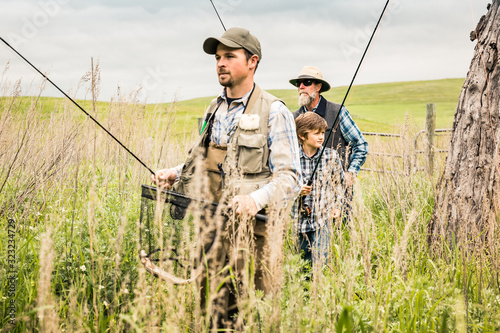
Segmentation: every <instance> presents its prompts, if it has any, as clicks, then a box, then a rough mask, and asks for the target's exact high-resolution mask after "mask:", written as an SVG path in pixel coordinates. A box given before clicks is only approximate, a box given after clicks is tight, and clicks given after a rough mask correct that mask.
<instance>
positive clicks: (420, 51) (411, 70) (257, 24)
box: [0, 0, 490, 102]
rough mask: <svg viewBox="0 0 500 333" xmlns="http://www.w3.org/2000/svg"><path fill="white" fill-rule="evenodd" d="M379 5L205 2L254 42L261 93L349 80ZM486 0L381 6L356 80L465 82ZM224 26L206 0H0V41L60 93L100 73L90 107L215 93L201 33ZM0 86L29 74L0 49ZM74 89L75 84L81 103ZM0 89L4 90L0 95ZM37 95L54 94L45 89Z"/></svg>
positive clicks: (374, 1)
mask: <svg viewBox="0 0 500 333" xmlns="http://www.w3.org/2000/svg"><path fill="white" fill-rule="evenodd" d="M385 2H386V0H328V1H327V0H309V1H305V0H302V1H298V0H274V1H270V0H267V1H264V0H214V4H215V6H216V7H217V9H218V10H219V14H220V15H221V18H222V20H223V22H224V24H225V26H226V28H229V27H233V26H240V27H244V28H247V29H249V30H250V32H251V33H253V34H254V35H255V36H257V37H258V38H259V40H260V42H261V45H262V62H261V64H260V65H259V69H258V71H257V74H256V82H257V83H258V84H259V85H260V86H261V87H262V88H264V89H278V88H285V89H287V88H292V86H291V85H290V84H289V83H288V80H289V79H291V78H292V77H294V76H296V75H297V74H298V72H299V71H300V69H301V68H302V66H304V65H315V66H318V67H319V68H320V69H321V70H322V72H323V76H324V78H325V79H326V80H327V81H329V82H330V84H331V85H332V86H341V85H348V84H349V82H350V80H351V77H352V75H353V74H354V71H355V69H356V66H357V64H358V61H359V59H360V58H361V55H362V52H363V50H364V48H365V46H366V43H367V41H368V38H369V36H370V34H371V31H372V30H373V28H374V26H375V22H376V20H377V18H378V16H379V15H380V13H381V11H382V8H383V7H384V5H385ZM489 2H490V1H489V0H391V3H390V6H389V8H388V11H387V14H386V16H385V18H384V21H383V24H382V26H381V27H380V28H379V31H378V33H377V36H376V39H375V40H374V41H373V43H372V47H371V50H370V52H369V54H368V55H367V57H366V59H365V62H364V64H363V67H362V68H361V70H360V72H359V74H358V77H357V79H356V84H364V83H379V82H394V81H409V80H427V79H441V78H458V77H465V75H466V74H467V71H468V68H469V64H470V61H471V59H472V55H473V50H474V46H475V42H471V41H470V40H469V33H470V31H472V30H473V29H474V28H475V24H477V22H478V20H479V18H480V17H481V16H482V15H484V14H486V12H487V10H486V5H487V4H488V3H489ZM223 32H224V31H223V28H222V25H221V23H220V22H219V19H218V18H217V16H216V14H215V12H214V10H213V7H212V4H211V3H210V0H178V1H171V0H144V1H138V0H109V1H98V0H86V1H81V0H15V1H14V0H0V36H1V37H2V38H4V39H6V40H7V41H8V42H9V43H10V44H11V45H12V46H14V47H15V48H17V50H18V51H19V52H20V53H21V54H23V55H24V56H25V57H26V58H27V59H28V60H30V61H31V62H32V63H33V64H34V65H35V66H37V67H38V68H39V69H40V70H41V71H43V72H46V73H47V74H48V76H49V77H50V78H51V79H52V81H54V82H55V83H56V84H58V85H59V86H60V87H61V89H63V90H64V91H70V92H71V94H74V93H75V91H76V90H77V87H78V84H79V82H80V79H81V78H82V76H84V74H85V73H86V72H87V71H89V70H90V63H91V58H92V57H93V58H94V62H96V61H97V60H99V63H100V68H101V91H100V96H99V99H100V100H105V101H109V100H110V99H111V98H112V97H114V96H117V93H118V88H119V89H120V92H121V94H129V93H130V92H131V91H133V90H134V89H138V88H139V87H142V90H141V92H140V94H139V97H140V98H141V99H145V98H147V101H148V102H170V101H172V100H173V99H177V100H183V99H188V98H193V97H202V96H213V95H217V94H218V93H219V92H220V86H219V84H218V81H217V78H216V75H215V60H214V58H213V56H210V55H207V54H205V53H204V52H203V50H202V44H203V41H204V40H205V38H207V37H209V36H216V37H219V36H221V35H222V33H223ZM8 62H10V68H9V70H8V71H7V74H4V76H3V77H0V79H2V78H3V79H2V80H3V82H5V80H10V81H15V80H17V79H19V78H22V80H23V83H24V87H25V88H24V89H25V92H26V93H28V94H33V93H34V92H35V90H33V89H31V90H26V89H28V88H26V86H27V85H29V84H30V83H31V82H33V81H34V82H35V86H36V85H37V84H38V83H39V82H40V79H39V78H38V76H37V75H36V73H35V72H34V71H33V70H30V68H29V67H28V66H27V65H25V64H24V63H23V61H22V60H21V59H20V58H19V57H17V56H16V55H15V54H14V53H13V52H11V51H9V49H8V48H7V47H5V46H4V45H3V44H2V45H0V75H1V73H2V72H4V68H5V66H6V64H7V63H8ZM85 87H88V85H87V86H85V85H84V86H83V88H79V90H78V91H80V95H78V97H80V98H82V97H86V98H88V96H84V95H83V94H84V92H85V89H86V88H85ZM0 93H4V92H3V91H0ZM44 94H45V95H48V96H61V95H60V94H59V93H58V92H57V91H56V90H55V89H52V88H49V87H47V89H46V90H45V92H44Z"/></svg>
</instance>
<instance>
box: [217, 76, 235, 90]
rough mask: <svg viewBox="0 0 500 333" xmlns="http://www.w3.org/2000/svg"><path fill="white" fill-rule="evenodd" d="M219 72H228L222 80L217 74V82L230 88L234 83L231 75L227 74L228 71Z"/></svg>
mask: <svg viewBox="0 0 500 333" xmlns="http://www.w3.org/2000/svg"><path fill="white" fill-rule="evenodd" d="M219 74H228V75H227V78H226V79H225V80H224V81H223V80H222V79H221V77H220V76H219V84H220V85H221V86H223V87H226V88H231V87H232V86H233V85H234V82H233V79H232V78H231V76H230V75H229V73H228V72H219Z"/></svg>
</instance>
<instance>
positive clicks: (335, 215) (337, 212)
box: [331, 208, 340, 219]
mask: <svg viewBox="0 0 500 333" xmlns="http://www.w3.org/2000/svg"><path fill="white" fill-rule="evenodd" d="M331 217H332V218H333V219H338V218H339V217H340V209H338V208H335V209H334V210H333V212H332V216H331Z"/></svg>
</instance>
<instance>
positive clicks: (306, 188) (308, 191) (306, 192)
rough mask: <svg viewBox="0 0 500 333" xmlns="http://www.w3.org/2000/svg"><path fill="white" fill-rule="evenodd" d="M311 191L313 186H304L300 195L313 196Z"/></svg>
mask: <svg viewBox="0 0 500 333" xmlns="http://www.w3.org/2000/svg"><path fill="white" fill-rule="evenodd" d="M311 190H312V185H309V186H308V185H304V186H302V188H301V189H300V193H299V195H309V194H311Z"/></svg>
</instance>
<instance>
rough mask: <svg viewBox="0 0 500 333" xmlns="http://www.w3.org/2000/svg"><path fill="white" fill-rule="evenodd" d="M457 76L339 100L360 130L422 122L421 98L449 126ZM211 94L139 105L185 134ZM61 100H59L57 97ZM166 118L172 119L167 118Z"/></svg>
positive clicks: (362, 91)
mask: <svg viewBox="0 0 500 333" xmlns="http://www.w3.org/2000/svg"><path fill="white" fill-rule="evenodd" d="M463 82H464V79H444V80H432V81H409V82H394V83H378V84H366V85H358V86H353V88H352V89H351V92H350V94H349V97H348V98H347V101H346V103H345V104H346V106H347V108H348V110H349V112H350V113H351V115H352V117H353V119H354V120H355V121H356V123H357V124H358V126H359V128H360V129H361V131H363V132H389V133H392V132H399V131H400V126H401V125H402V124H403V123H404V120H405V116H406V115H408V116H409V119H410V124H411V125H413V126H415V127H416V128H423V127H424V122H425V112H426V104H427V103H435V104H436V111H437V115H436V128H450V127H451V125H452V122H453V115H454V113H455V109H456V106H457V102H458V98H459V95H460V90H461V88H462V85H463ZM346 91H347V87H334V88H332V89H331V90H330V91H328V92H326V93H324V94H323V95H324V97H325V98H326V99H327V100H329V101H333V102H336V103H339V104H340V103H341V102H342V100H343V98H344V95H345V93H346ZM269 92H270V93H272V94H274V95H275V96H277V97H279V98H281V99H282V100H283V101H284V102H285V103H286V105H287V106H288V108H289V109H290V111H294V110H296V109H297V108H298V104H297V91H296V90H295V89H281V90H269ZM213 98H215V96H210V97H199V98H194V99H190V100H184V101H177V102H174V103H164V104H155V105H153V104H148V105H142V106H141V107H143V108H144V109H145V110H148V111H152V110H154V109H158V108H159V109H164V110H167V111H168V112H169V113H174V114H175V116H174V117H173V118H174V121H175V126H174V133H176V134H188V135H189V134H191V133H192V131H193V129H195V128H196V127H197V121H198V120H197V119H198V118H200V117H202V116H203V113H204V111H205V109H206V108H207V107H208V105H209V104H210V101H211V100H212V99H213ZM2 99H5V98H4V97H3V98H2V97H0V101H2ZM32 99H33V98H31V97H29V98H28V97H27V98H25V99H24V101H23V102H22V103H24V104H26V106H28V105H30V103H31V101H32ZM62 101H64V103H61V102H62ZM38 103H39V105H40V111H41V112H42V113H43V114H44V115H50V114H51V113H52V112H53V111H54V110H59V111H60V110H62V106H61V105H69V104H70V102H69V101H66V100H64V98H62V97H61V98H59V97H58V98H55V97H40V98H39V100H38ZM78 103H79V104H80V105H81V106H82V107H83V108H84V109H85V110H86V111H88V112H89V113H90V114H91V115H93V116H95V117H96V118H97V119H98V120H99V119H102V117H103V116H105V115H106V110H107V109H109V108H110V104H111V103H109V102H103V101H99V102H97V103H96V109H97V113H96V112H95V111H93V108H92V103H91V101H88V100H87V101H82V100H78ZM82 116H84V115H83V113H82ZM169 121H172V119H170V118H169Z"/></svg>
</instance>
